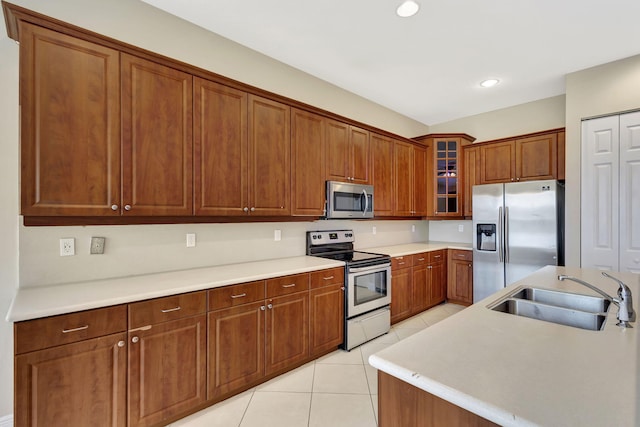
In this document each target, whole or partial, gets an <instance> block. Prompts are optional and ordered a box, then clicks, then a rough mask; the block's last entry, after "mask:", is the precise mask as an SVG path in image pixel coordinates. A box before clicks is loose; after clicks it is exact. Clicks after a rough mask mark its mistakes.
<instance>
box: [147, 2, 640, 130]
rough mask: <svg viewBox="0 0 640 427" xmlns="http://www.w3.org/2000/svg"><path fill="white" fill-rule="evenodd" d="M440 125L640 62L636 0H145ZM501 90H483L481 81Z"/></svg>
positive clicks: (555, 91) (557, 92)
mask: <svg viewBox="0 0 640 427" xmlns="http://www.w3.org/2000/svg"><path fill="white" fill-rule="evenodd" d="M143 1H145V2H146V3H148V4H150V5H153V6H156V7H158V8H160V9H163V10H165V11H167V12H169V13H171V14H173V15H176V16H178V17H180V18H183V19H185V20H187V21H190V22H192V23H194V24H196V25H199V26H201V27H203V28H205V29H208V30H210V31H212V32H214V33H217V34H219V35H222V36H224V37H226V38H228V39H231V40H233V41H235V42H238V43H240V44H242V45H244V46H247V47H249V48H251V49H254V50H256V51H259V52H262V53H264V54H265V55H268V56H270V57H272V58H275V59H277V60H279V61H281V62H284V63H286V64H288V65H291V66H293V67H295V68H298V69H300V70H302V71H305V72H307V73H309V74H311V75H314V76H316V77H318V78H320V79H323V80H326V81H328V82H330V83H333V84H334V85H336V86H339V87H341V88H343V89H346V90H348V91H350V92H353V93H355V94H358V95H360V96H362V97H364V98H366V99H369V100H371V101H373V102H376V103H378V104H381V105H383V106H385V107H387V108H389V109H391V110H394V111H397V112H398V113H401V114H403V115H405V116H408V117H411V118H413V119H415V120H417V121H419V122H422V123H424V124H426V125H433V124H437V123H442V122H445V121H449V120H453V119H456V118H460V117H465V116H470V115H474V114H479V113H482V112H486V111H492V110H496V109H500V108H505V107H509V106H512V105H517V104H521V103H525V102H529V101H534V100H538V99H543V98H548V97H551V96H555V95H561V94H563V93H564V92H565V86H564V76H565V75H566V74H567V73H571V72H574V71H578V70H582V69H585V68H589V67H592V66H595V65H599V64H603V63H607V62H611V61H614V60H617V59H621V58H626V57H629V56H633V55H636V54H639V53H640V43H639V41H640V24H639V23H638V17H640V1H639V0H613V1H611V0H487V1H484V2H481V1H478V0H439V1H435V0H432V1H428V0H417V1H418V2H419V3H420V4H421V9H420V11H419V12H418V14H417V15H415V16H413V17H411V18H400V17H398V16H397V15H396V14H395V9H396V7H397V6H398V5H399V4H400V2H401V0H346V1H345V0H320V1H307V0H224V1H223V0H180V1H176V0H143ZM487 78H498V79H500V81H501V82H500V84H499V85H497V86H495V87H493V88H489V89H487V88H482V87H480V86H479V83H480V81H482V80H484V79H487Z"/></svg>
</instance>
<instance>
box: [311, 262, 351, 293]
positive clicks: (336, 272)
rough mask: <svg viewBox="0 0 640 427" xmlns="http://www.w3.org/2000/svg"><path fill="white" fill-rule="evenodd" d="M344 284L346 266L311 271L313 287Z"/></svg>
mask: <svg viewBox="0 0 640 427" xmlns="http://www.w3.org/2000/svg"><path fill="white" fill-rule="evenodd" d="M343 284H344V267H337V268H332V269H330V270H321V271H315V272H313V273H311V289H316V288H322V287H324V286H330V285H343Z"/></svg>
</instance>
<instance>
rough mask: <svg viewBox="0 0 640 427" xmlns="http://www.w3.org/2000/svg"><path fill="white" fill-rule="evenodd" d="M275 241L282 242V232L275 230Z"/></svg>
mask: <svg viewBox="0 0 640 427" xmlns="http://www.w3.org/2000/svg"><path fill="white" fill-rule="evenodd" d="M273 240H274V241H276V242H279V241H280V240H282V231H281V230H273Z"/></svg>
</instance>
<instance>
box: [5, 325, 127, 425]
mask: <svg viewBox="0 0 640 427" xmlns="http://www.w3.org/2000/svg"><path fill="white" fill-rule="evenodd" d="M126 339H127V338H126V334H125V333H124V332H123V333H120V334H115V335H109V336H105V337H100V338H94V339H91V340H87V341H82V342H78V343H74V344H67V345H62V346H59V347H53V348H49V349H45V350H39V351H34V352H31V353H26V354H22V355H19V356H16V358H15V375H16V378H15V425H16V426H52V427H56V426H61V427H67V426H98V425H102V426H126V425H127V420H126V414H127V412H126V411H127V409H126V408H127V401H126V399H127V393H126V384H127V348H126V345H124V344H125V343H126ZM118 343H121V345H122V347H120V346H118Z"/></svg>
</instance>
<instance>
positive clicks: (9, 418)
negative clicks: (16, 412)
mask: <svg viewBox="0 0 640 427" xmlns="http://www.w3.org/2000/svg"><path fill="white" fill-rule="evenodd" d="M0 427H13V414H11V415H5V416H4V417H2V418H0Z"/></svg>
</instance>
